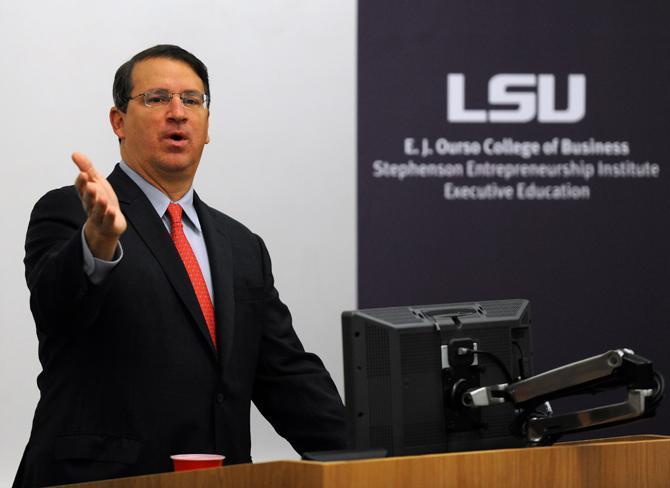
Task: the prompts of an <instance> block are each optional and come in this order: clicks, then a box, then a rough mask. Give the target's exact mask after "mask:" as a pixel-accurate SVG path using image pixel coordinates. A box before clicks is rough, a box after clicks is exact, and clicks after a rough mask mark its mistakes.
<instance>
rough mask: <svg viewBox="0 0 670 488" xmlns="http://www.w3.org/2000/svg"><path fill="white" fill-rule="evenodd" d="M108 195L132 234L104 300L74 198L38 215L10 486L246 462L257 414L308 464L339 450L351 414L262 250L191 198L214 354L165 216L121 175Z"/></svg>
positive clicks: (41, 208)
mask: <svg viewBox="0 0 670 488" xmlns="http://www.w3.org/2000/svg"><path fill="white" fill-rule="evenodd" d="M109 181H110V183H111V184H112V186H113V187H114V190H115V191H116V193H117V196H118V198H119V201H120V204H121V209H122V211H123V213H124V215H125V216H126V219H127V221H128V229H127V231H126V232H125V233H124V234H123V235H122V237H121V243H122V246H123V250H124V257H123V259H122V260H121V262H120V263H119V264H118V265H117V267H116V268H114V270H113V271H112V272H111V274H110V275H109V276H108V277H107V278H106V279H105V280H104V281H103V282H102V283H101V284H99V285H94V284H92V283H91V282H90V280H89V279H88V277H87V276H86V274H85V273H84V271H83V268H82V262H83V256H82V245H81V228H82V225H83V223H84V221H85V218H86V216H85V214H84V211H83V209H82V205H81V203H80V201H79V198H78V195H77V193H76V191H75V189H74V187H64V188H61V189H58V190H53V191H51V192H49V193H47V194H46V195H45V196H44V197H42V199H41V200H40V201H39V202H38V203H37V204H36V205H35V208H34V210H33V212H32V215H31V219H30V225H29V228H28V234H27V238H26V258H25V265H26V279H27V282H28V287H29V288H30V293H31V295H30V305H31V309H32V312H33V316H34V318H35V323H36V325H37V335H38V338H39V356H40V361H41V363H42V367H43V371H42V373H41V374H40V375H39V377H38V386H39V389H40V392H41V398H40V401H39V404H38V406H37V409H36V412H35V418H34V421H33V428H32V433H31V437H30V440H29V443H28V445H27V447H26V450H25V453H24V456H23V459H22V461H21V466H20V467H19V471H18V473H17V478H16V480H15V485H16V486H42V485H46V484H56V483H69V482H77V481H85V480H95V479H105V478H113V477H120V476H132V475H138V474H145V473H154V472H161V471H169V470H171V464H170V459H169V455H170V454H175V453H188V452H201V453H220V454H224V455H225V456H226V464H232V463H244V462H250V461H251V458H250V434H249V408H250V401H252V400H253V401H254V403H255V404H256V405H257V407H258V408H259V410H260V411H261V413H262V414H263V415H264V416H265V417H266V418H267V419H268V420H269V421H270V422H271V423H272V425H273V426H274V427H275V429H276V430H277V432H278V433H279V434H280V435H282V436H284V437H285V438H286V439H288V441H289V442H290V443H291V444H292V446H293V447H294V448H295V449H296V450H297V451H298V452H303V451H306V450H322V449H324V450H325V449H339V448H343V447H345V444H346V434H345V431H346V429H345V423H344V412H343V406H342V401H341V399H340V397H339V395H338V393H337V390H336V388H335V386H334V384H333V382H332V380H331V379H330V376H329V375H328V373H327V372H326V370H325V369H324V367H323V364H322V363H321V361H320V360H319V359H318V358H317V357H316V356H315V355H313V354H309V353H306V352H305V351H304V349H303V347H302V345H301V343H300V341H299V340H298V337H297V336H296V334H295V331H294V330H293V327H292V325H291V317H290V314H289V311H288V309H287V308H286V306H285V305H284V304H283V303H282V302H281V301H280V300H279V297H278V294H277V291H276V290H275V288H274V284H273V278H272V272H271V267H270V258H269V256H268V253H267V250H266V249H265V246H264V244H263V241H262V240H261V239H260V238H259V237H258V236H256V235H255V234H253V233H252V232H250V231H249V230H248V229H247V228H246V227H244V226H243V225H242V224H240V223H239V222H237V221H235V220H233V219H231V218H230V217H228V216H226V215H224V214H223V213H221V212H218V211H216V210H214V209H212V208H210V207H208V206H207V205H205V204H204V203H203V202H202V201H201V200H200V199H199V198H198V197H197V195H196V196H195V200H194V201H195V207H196V211H197V212H198V217H199V218H200V222H201V225H202V229H203V233H204V237H205V242H206V245H207V251H208V254H209V259H210V265H211V272H212V280H213V283H214V305H215V309H216V326H217V338H218V341H219V344H218V349H219V353H218V354H217V353H216V351H215V349H214V347H213V345H212V343H211V339H210V338H209V334H208V331H207V327H206V324H205V320H204V318H203V316H202V313H201V311H200V308H199V306H198V302H197V300H196V297H195V293H194V292H193V288H192V287H191V284H190V281H189V278H188V275H187V274H186V270H185V268H184V266H183V264H182V262H181V260H180V258H179V255H178V253H177V251H176V249H175V247H174V244H173V243H172V240H171V239H170V235H169V234H168V232H167V231H166V229H165V226H164V225H163V223H162V221H161V219H160V217H159V216H158V215H157V214H156V212H155V210H154V208H153V207H152V206H151V204H150V203H149V201H148V200H147V198H146V197H145V196H144V194H143V193H142V191H141V190H140V189H139V188H138V187H137V185H135V184H134V183H133V182H132V180H130V178H128V177H127V175H126V174H125V173H123V171H122V170H121V169H120V168H118V166H117V168H116V169H115V170H114V171H113V173H112V174H111V175H110V177H109Z"/></svg>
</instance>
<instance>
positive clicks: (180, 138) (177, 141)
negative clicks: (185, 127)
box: [165, 132, 188, 146]
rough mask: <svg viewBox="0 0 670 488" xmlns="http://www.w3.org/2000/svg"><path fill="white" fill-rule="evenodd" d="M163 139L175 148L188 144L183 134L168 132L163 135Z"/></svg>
mask: <svg viewBox="0 0 670 488" xmlns="http://www.w3.org/2000/svg"><path fill="white" fill-rule="evenodd" d="M165 139H166V140H167V141H168V142H169V143H170V144H174V145H177V146H183V145H184V144H186V143H187V142H188V137H186V134H184V133H183V132H170V133H168V134H165Z"/></svg>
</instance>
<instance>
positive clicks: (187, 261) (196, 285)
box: [167, 203, 216, 348]
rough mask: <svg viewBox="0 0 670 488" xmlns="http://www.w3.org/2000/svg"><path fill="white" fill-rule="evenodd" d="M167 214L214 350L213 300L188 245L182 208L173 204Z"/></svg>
mask: <svg viewBox="0 0 670 488" xmlns="http://www.w3.org/2000/svg"><path fill="white" fill-rule="evenodd" d="M167 213H168V215H169V216H170V227H171V229H172V232H170V236H171V237H172V241H173V242H174V245H175V247H176V248H177V251H178V252H179V256H181V260H182V261H183V262H184V266H185V267H186V272H187V273H188V277H189V278H190V279H191V284H192V285H193V290H195V296H196V297H197V299H198V303H199V304H200V309H201V310H202V315H204V317H205V322H207V328H208V329H209V335H210V336H211V337H212V342H213V343H214V348H216V324H215V322H214V306H213V305H212V300H211V298H210V297H209V292H208V291H207V284H206V283H205V279H204V278H203V277H202V271H201V270H200V265H199V264H198V259H197V258H196V257H195V254H194V253H193V249H191V245H190V244H189V243H188V240H187V239H186V235H185V234H184V226H183V224H182V221H181V214H182V208H181V206H180V205H178V204H176V203H171V204H169V205H168V208H167Z"/></svg>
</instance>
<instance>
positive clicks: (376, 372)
mask: <svg viewBox="0 0 670 488" xmlns="http://www.w3.org/2000/svg"><path fill="white" fill-rule="evenodd" d="M530 324H531V317H530V304H529V302H528V300H523V299H510V300H496V301H473V302H466V303H451V304H439V305H421V306H405V307H389V308H375V309H366V310H356V311H349V312H344V313H343V314H342V337H343V348H344V379H345V403H346V406H347V414H348V420H349V427H350V440H351V445H352V447H353V448H355V449H373V448H384V449H387V450H388V452H389V455H395V456H401V455H411V454H424V453H433V452H447V451H465V450H478V449H495V448H502V447H519V446H523V445H524V441H523V439H522V438H520V437H519V436H515V435H513V434H512V432H513V429H514V428H515V425H513V424H514V407H513V406H512V405H511V404H509V403H505V404H500V405H493V406H488V407H485V408H471V407H468V406H467V405H465V404H464V402H463V400H462V397H463V393H465V391H467V390H468V389H470V388H475V387H479V386H488V385H495V384H501V383H509V382H511V381H514V380H517V379H520V378H525V377H528V376H531V375H532V374H533V372H532V352H531V340H530Z"/></svg>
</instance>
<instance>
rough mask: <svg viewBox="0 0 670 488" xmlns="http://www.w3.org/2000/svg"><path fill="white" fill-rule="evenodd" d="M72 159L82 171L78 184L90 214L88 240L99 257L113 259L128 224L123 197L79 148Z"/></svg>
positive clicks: (91, 248)
mask: <svg viewBox="0 0 670 488" xmlns="http://www.w3.org/2000/svg"><path fill="white" fill-rule="evenodd" d="M72 161H74V164H76V165H77V167H78V168H79V171H80V173H79V176H77V179H76V180H75V182H74V185H75V187H76V188H77V191H78V192H79V197H80V198H81V202H82V204H83V205H84V210H86V214H87V215H88V218H87V220H86V227H85V228H84V236H85V237H86V242H87V243H88V247H89V248H90V250H91V252H92V253H93V255H94V256H95V257H96V258H98V259H104V260H106V261H111V260H112V258H113V257H114V251H115V250H116V246H117V244H118V242H119V237H120V236H121V234H123V232H124V231H125V230H126V227H127V224H126V218H125V217H124V216H123V213H122V212H121V207H120V206H119V200H118V199H117V198H116V193H114V189H113V188H112V186H111V185H110V184H109V182H108V181H107V179H106V178H105V177H104V176H102V175H101V174H100V173H98V170H96V169H95V167H94V166H93V163H91V161H90V159H88V158H87V157H86V156H85V155H83V154H82V153H78V152H75V153H73V154H72Z"/></svg>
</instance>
